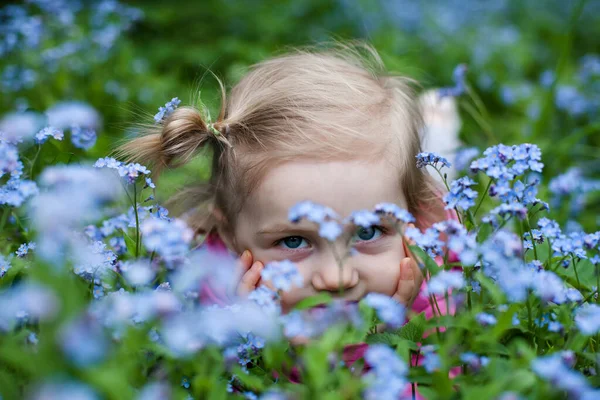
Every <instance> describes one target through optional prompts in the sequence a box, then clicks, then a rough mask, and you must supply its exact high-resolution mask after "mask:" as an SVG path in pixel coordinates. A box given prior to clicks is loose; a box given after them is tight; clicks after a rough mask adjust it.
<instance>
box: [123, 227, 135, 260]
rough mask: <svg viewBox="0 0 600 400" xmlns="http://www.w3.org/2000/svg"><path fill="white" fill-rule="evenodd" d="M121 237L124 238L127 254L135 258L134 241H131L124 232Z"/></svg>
mask: <svg viewBox="0 0 600 400" xmlns="http://www.w3.org/2000/svg"><path fill="white" fill-rule="evenodd" d="M123 237H124V238H125V244H126V245H127V253H128V254H129V255H130V256H131V257H133V258H135V240H133V239H132V238H131V236H129V235H128V234H127V233H126V232H123Z"/></svg>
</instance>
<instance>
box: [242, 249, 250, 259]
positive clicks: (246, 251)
mask: <svg viewBox="0 0 600 400" xmlns="http://www.w3.org/2000/svg"><path fill="white" fill-rule="evenodd" d="M249 254H250V252H249V251H248V250H244V252H243V253H242V255H241V256H240V258H248V255H249Z"/></svg>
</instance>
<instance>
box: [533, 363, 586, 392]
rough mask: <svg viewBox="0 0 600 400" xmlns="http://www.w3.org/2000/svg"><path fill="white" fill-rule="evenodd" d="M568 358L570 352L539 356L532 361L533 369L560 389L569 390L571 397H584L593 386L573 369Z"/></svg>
mask: <svg viewBox="0 0 600 400" xmlns="http://www.w3.org/2000/svg"><path fill="white" fill-rule="evenodd" d="M568 358H570V354H569V352H561V353H554V354H550V355H547V356H543V357H538V358H536V359H534V360H533V361H532V362H531V369H532V370H533V372H535V373H536V374H537V375H538V376H539V377H541V378H542V379H545V380H547V381H549V382H551V383H552V384H553V385H554V386H556V387H557V388H558V389H561V390H565V391H567V393H568V397H569V398H574V399H578V398H583V397H582V396H583V394H584V393H585V392H589V391H591V390H592V388H591V387H590V384H589V383H588V381H587V380H586V379H585V377H584V376H583V375H581V374H580V373H579V372H577V371H574V370H572V369H571V367H570V366H569V365H568V364H567V361H566V360H567V359H568ZM590 398H591V397H590Z"/></svg>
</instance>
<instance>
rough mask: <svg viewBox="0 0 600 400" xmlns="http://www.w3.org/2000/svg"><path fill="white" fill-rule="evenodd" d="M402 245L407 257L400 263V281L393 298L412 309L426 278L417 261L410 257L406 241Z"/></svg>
mask: <svg viewBox="0 0 600 400" xmlns="http://www.w3.org/2000/svg"><path fill="white" fill-rule="evenodd" d="M402 245H403V246H404V254H406V255H407V256H406V257H404V258H403V259H402V261H400V279H399V280H398V287H397V288H396V293H395V294H394V296H393V298H394V299H396V300H397V301H398V302H400V303H401V304H403V305H404V306H405V307H406V308H407V309H410V308H411V307H412V305H413V303H414V301H415V299H416V298H417V296H418V294H419V291H420V290H421V284H422V283H423V279H424V277H423V273H422V272H421V269H420V268H419V266H418V265H417V263H416V261H415V260H414V259H413V258H412V257H409V256H408V255H409V254H410V252H409V251H408V248H407V247H406V243H405V242H404V241H403V242H402Z"/></svg>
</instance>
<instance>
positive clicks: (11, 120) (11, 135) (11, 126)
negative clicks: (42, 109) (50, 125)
mask: <svg viewBox="0 0 600 400" xmlns="http://www.w3.org/2000/svg"><path fill="white" fill-rule="evenodd" d="M45 123H46V121H45V118H44V116H42V115H41V114H37V113H35V112H31V111H25V112H14V113H10V114H6V115H5V116H4V117H3V118H2V119H1V120H0V139H1V141H3V142H7V143H11V144H17V143H19V142H23V141H26V140H29V139H32V138H33V137H34V136H35V134H36V133H37V132H39V131H40V129H42V128H43V127H44V125H45Z"/></svg>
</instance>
